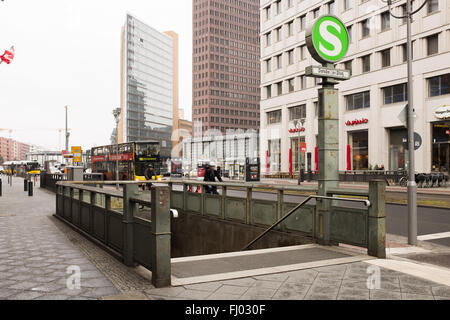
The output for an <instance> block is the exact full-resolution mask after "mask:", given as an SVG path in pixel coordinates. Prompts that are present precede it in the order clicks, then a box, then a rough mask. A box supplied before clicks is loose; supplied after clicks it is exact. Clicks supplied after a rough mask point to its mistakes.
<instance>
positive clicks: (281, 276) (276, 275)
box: [253, 273, 289, 281]
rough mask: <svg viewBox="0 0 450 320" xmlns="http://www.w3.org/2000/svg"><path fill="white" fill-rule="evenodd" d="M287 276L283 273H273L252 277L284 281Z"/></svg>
mask: <svg viewBox="0 0 450 320" xmlns="http://www.w3.org/2000/svg"><path fill="white" fill-rule="evenodd" d="M288 277H289V276H288V275H287V274H285V273H274V274H267V275H263V276H256V277H253V278H255V279H256V280H269V281H285V280H286V279H287V278H288Z"/></svg>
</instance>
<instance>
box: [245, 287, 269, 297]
mask: <svg viewBox="0 0 450 320" xmlns="http://www.w3.org/2000/svg"><path fill="white" fill-rule="evenodd" d="M276 292H277V290H275V289H268V288H258V287H251V288H249V289H248V290H247V291H246V292H245V294H244V295H245V296H250V297H260V296H262V297H265V298H267V299H271V298H272V297H273V296H274V295H275V293H276Z"/></svg>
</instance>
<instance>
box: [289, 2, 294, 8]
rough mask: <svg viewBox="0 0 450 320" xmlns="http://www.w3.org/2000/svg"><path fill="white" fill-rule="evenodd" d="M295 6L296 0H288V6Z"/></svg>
mask: <svg viewBox="0 0 450 320" xmlns="http://www.w3.org/2000/svg"><path fill="white" fill-rule="evenodd" d="M292 6H294V0H288V8H290V7H292Z"/></svg>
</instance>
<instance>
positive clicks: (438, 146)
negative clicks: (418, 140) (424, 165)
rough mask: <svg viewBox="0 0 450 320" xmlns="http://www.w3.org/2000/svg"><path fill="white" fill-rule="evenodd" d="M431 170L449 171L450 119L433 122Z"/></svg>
mask: <svg viewBox="0 0 450 320" xmlns="http://www.w3.org/2000/svg"><path fill="white" fill-rule="evenodd" d="M432 170H433V171H440V172H447V173H448V172H449V171H450V121H445V122H438V123H434V124H433V155H432Z"/></svg>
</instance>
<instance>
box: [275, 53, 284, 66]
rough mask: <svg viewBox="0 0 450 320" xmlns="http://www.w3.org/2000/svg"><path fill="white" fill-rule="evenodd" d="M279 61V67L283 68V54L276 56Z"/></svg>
mask: <svg viewBox="0 0 450 320" xmlns="http://www.w3.org/2000/svg"><path fill="white" fill-rule="evenodd" d="M276 61H277V69H281V68H282V67H283V56H282V55H281V54H279V55H277V56H276Z"/></svg>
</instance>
